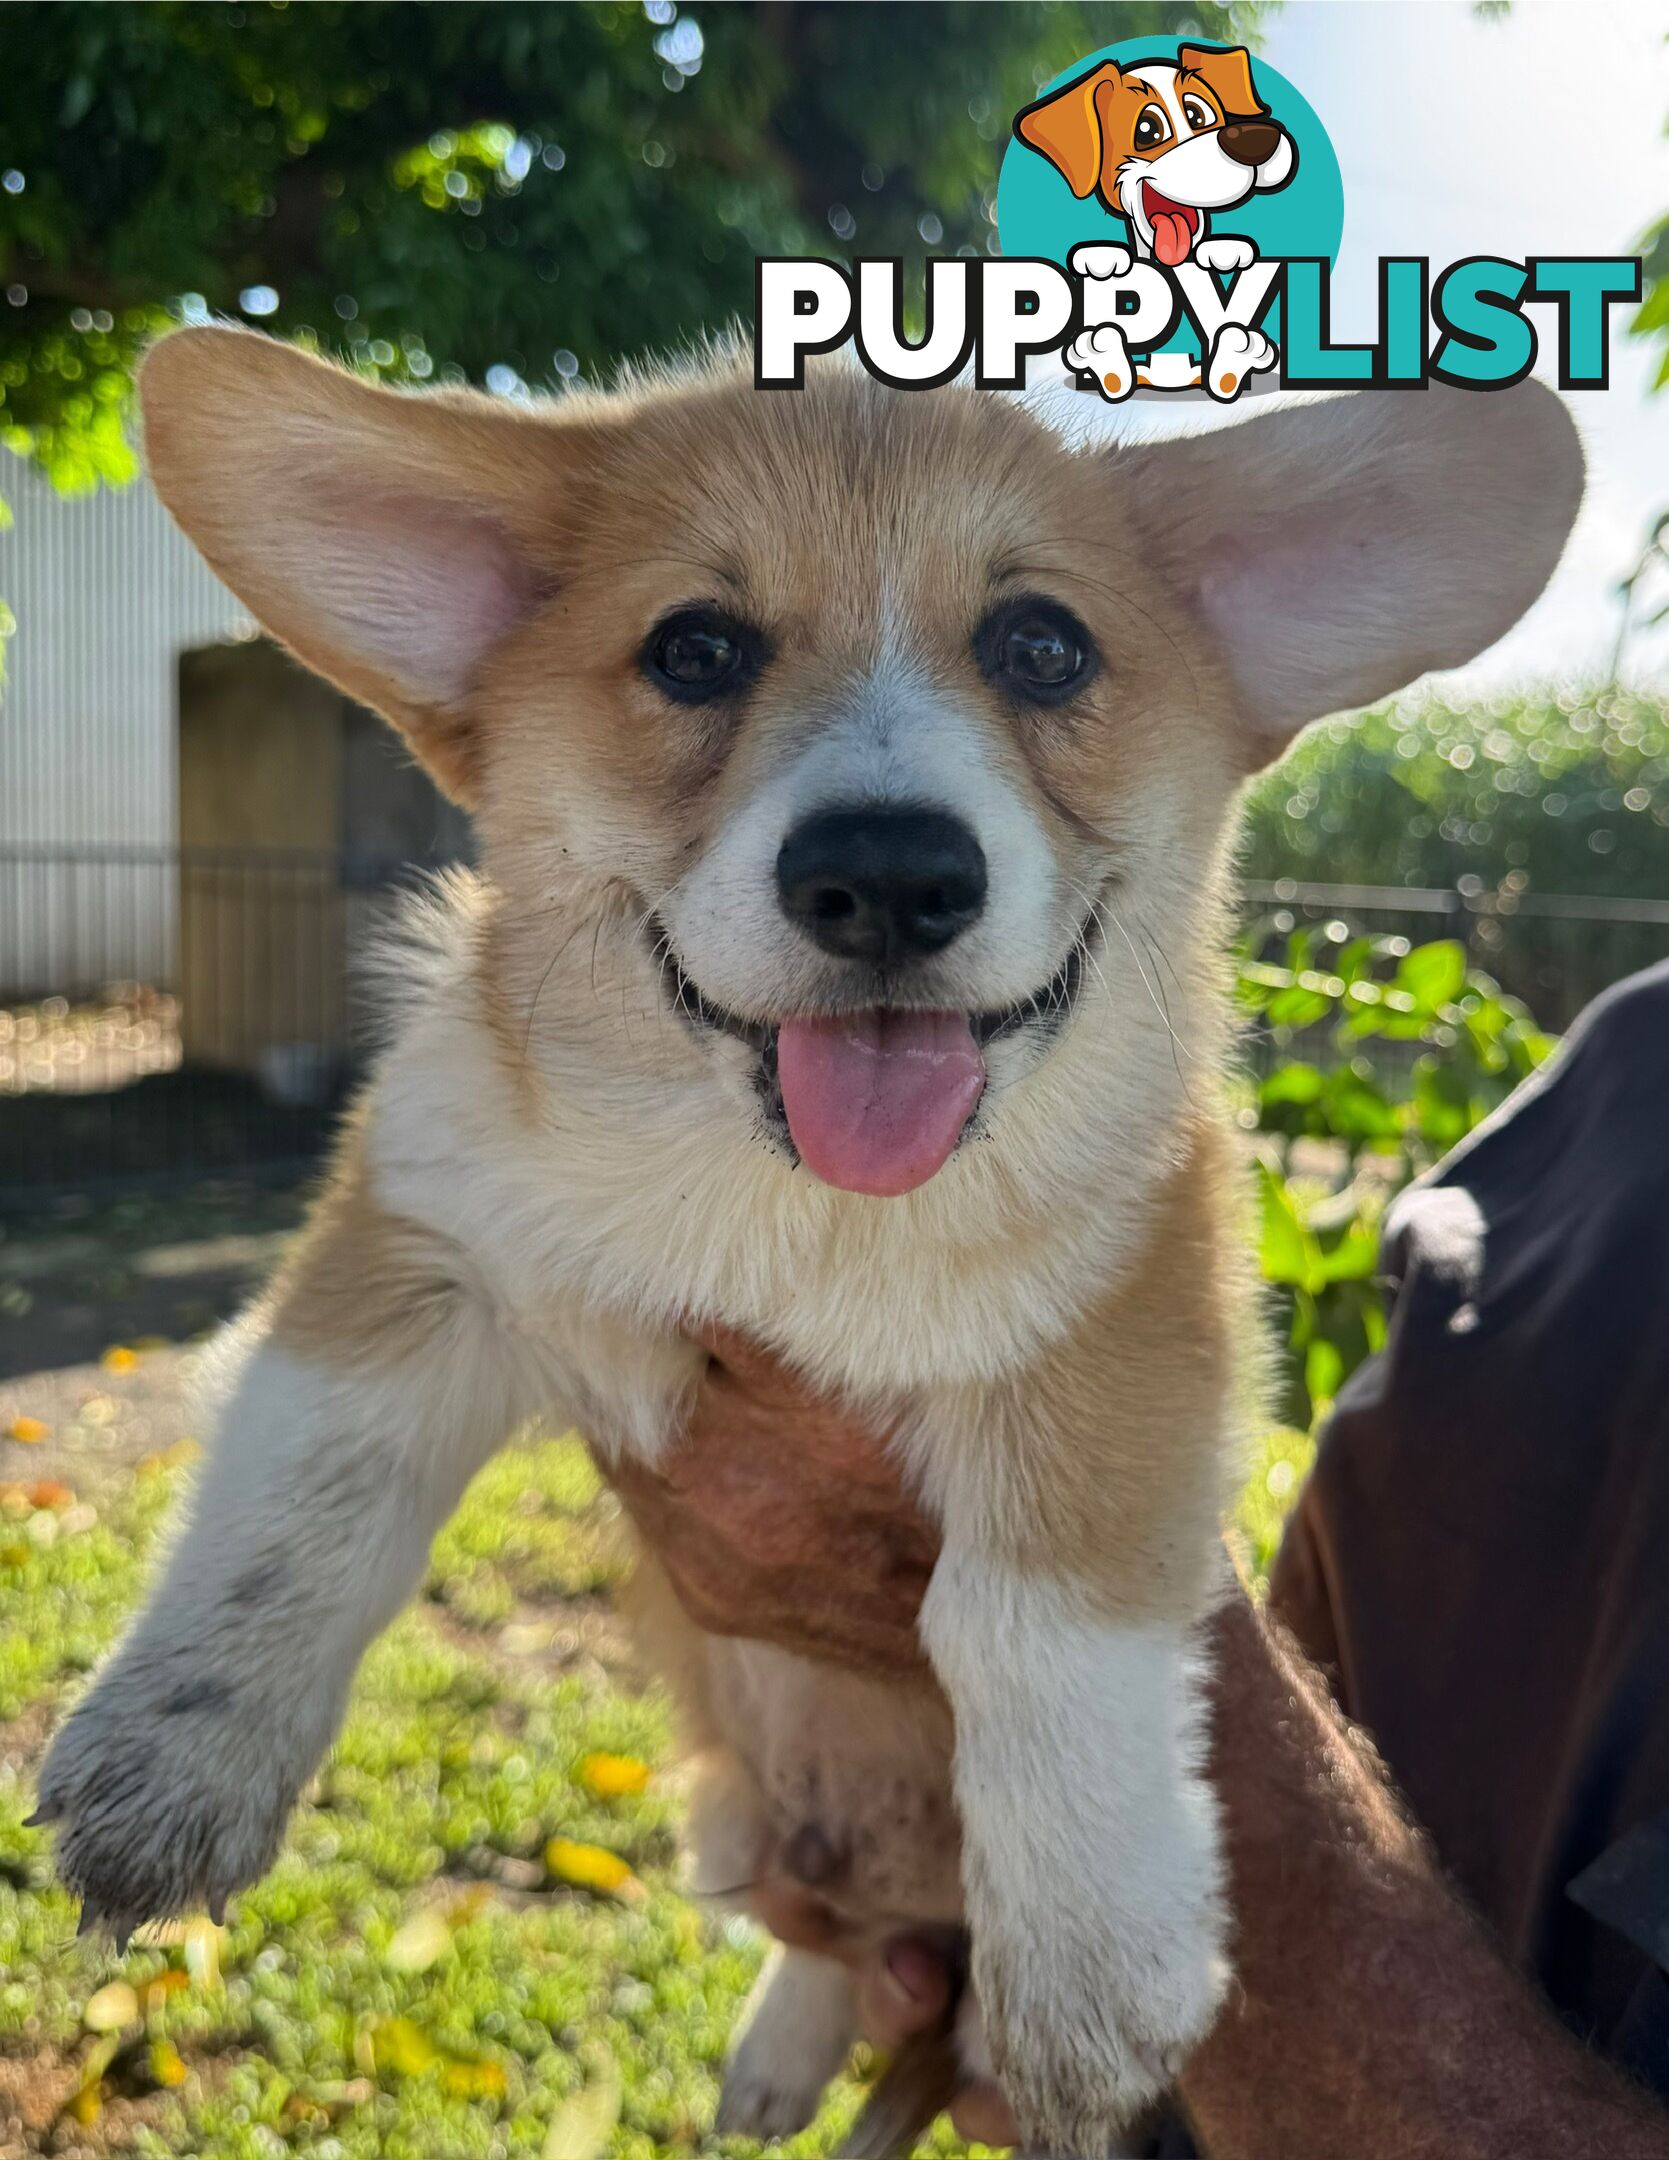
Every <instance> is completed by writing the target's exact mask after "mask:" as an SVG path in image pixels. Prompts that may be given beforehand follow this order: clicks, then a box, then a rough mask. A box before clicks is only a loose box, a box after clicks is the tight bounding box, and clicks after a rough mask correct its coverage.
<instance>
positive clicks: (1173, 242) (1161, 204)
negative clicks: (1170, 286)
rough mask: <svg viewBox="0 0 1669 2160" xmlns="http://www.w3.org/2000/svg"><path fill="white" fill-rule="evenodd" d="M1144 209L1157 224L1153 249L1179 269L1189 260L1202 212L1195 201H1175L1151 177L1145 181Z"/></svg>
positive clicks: (1148, 217)
mask: <svg viewBox="0 0 1669 2160" xmlns="http://www.w3.org/2000/svg"><path fill="white" fill-rule="evenodd" d="M1142 212H1143V215H1144V216H1145V217H1146V219H1147V221H1148V223H1149V224H1150V225H1151V226H1152V227H1153V252H1154V254H1155V255H1157V256H1158V258H1159V260H1160V261H1161V262H1162V263H1165V264H1166V265H1168V266H1169V268H1171V269H1173V270H1174V269H1175V268H1176V266H1177V264H1178V263H1185V262H1186V261H1187V260H1188V250H1189V249H1190V248H1191V247H1192V246H1193V244H1194V235H1195V234H1196V233H1197V232H1198V231H1199V229H1200V214H1199V212H1198V211H1197V210H1196V209H1195V208H1194V205H1193V204H1192V203H1179V202H1172V200H1171V198H1170V197H1169V196H1168V195H1162V194H1161V193H1160V192H1159V190H1158V189H1157V188H1156V187H1155V186H1154V184H1153V182H1152V181H1151V180H1144V181H1143V182H1142Z"/></svg>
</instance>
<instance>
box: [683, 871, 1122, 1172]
mask: <svg viewBox="0 0 1669 2160" xmlns="http://www.w3.org/2000/svg"><path fill="white" fill-rule="evenodd" d="M1097 922H1098V917H1097V915H1096V914H1095V913H1094V912H1093V911H1092V912H1091V913H1090V914H1089V915H1088V916H1086V918H1085V919H1084V922H1083V923H1082V925H1081V926H1080V928H1079V931H1078V935H1077V937H1076V938H1075V939H1074V941H1073V944H1072V949H1071V951H1070V952H1069V953H1068V954H1067V956H1066V958H1065V959H1064V960H1063V961H1062V963H1061V965H1060V966H1059V967H1058V968H1057V969H1056V970H1055V973H1054V974H1053V975H1051V976H1050V978H1049V980H1048V981H1047V982H1046V983H1045V984H1043V986H1042V987H1041V989H1039V990H1037V991H1035V992H1034V993H1033V994H1032V995H1031V996H1030V997H1028V998H1025V999H1023V1000H1022V1001H1021V1002H1020V1003H1018V1004H1015V1005H1007V1006H1003V1007H1001V1008H998V1009H995V1010H992V1011H989V1012H974V1013H966V1012H926V1011H921V1010H918V1009H916V1008H913V1007H909V1006H900V1005H889V1004H877V1005H873V1006H869V1007H867V1008H865V1009H863V1010H861V1011H857V1012H846V1013H817V1014H795V1015H792V1016H790V1017H788V1018H786V1019H783V1020H780V1021H759V1020H746V1019H743V1018H742V1017H741V1016H740V1015H739V1014H737V1013H733V1012H729V1011H727V1010H726V1008H725V1007H724V1006H722V1005H718V1004H715V1003H714V1001H713V1000H712V999H711V998H708V997H706V996H704V995H703V993H702V991H701V988H700V986H699V985H698V984H697V983H696V982H695V981H694V979H693V978H692V977H691V976H690V975H688V974H687V973H686V972H685V970H684V968H683V966H682V964H681V963H680V961H679V958H678V955H677V952H676V950H675V949H674V947H673V944H672V940H671V937H670V936H669V934H668V932H667V930H666V927H665V925H664V924H662V923H661V922H659V921H658V920H653V921H651V923H650V926H649V935H650V942H651V950H652V952H653V954H654V957H655V960H656V963H657V965H658V966H659V968H660V970H661V980H662V982H663V984H664V985H665V986H666V991H667V995H668V997H669V998H670V1000H671V1002H672V1005H673V1007H674V1009H675V1010H676V1011H677V1012H678V1013H679V1014H680V1015H681V1016H682V1017H683V1019H684V1020H686V1021H687V1022H688V1023H689V1025H690V1026H691V1027H693V1028H696V1029H701V1030H711V1031H712V1032H714V1033H717V1034H721V1035H728V1036H730V1037H732V1038H733V1040H735V1041H737V1042H740V1043H745V1044H746V1045H747V1047H748V1048H749V1049H750V1050H752V1051H754V1052H755V1053H756V1054H757V1057H758V1060H759V1066H758V1087H759V1092H760V1096H761V1099H762V1101H763V1103H764V1106H765V1112H766V1116H767V1119H768V1120H769V1121H770V1122H772V1123H773V1124H776V1125H778V1126H781V1127H785V1128H786V1131H787V1135H788V1137H789V1139H790V1141H791V1143H792V1145H793V1147H794V1149H795V1150H796V1152H797V1153H798V1155H799V1157H800V1159H801V1161H802V1162H803V1163H804V1164H805V1165H806V1167H807V1169H809V1170H812V1171H814V1172H815V1173H816V1175H817V1176H818V1177H820V1178H822V1179H823V1181H824V1182H825V1183H826V1184H829V1185H838V1186H841V1187H842V1188H844V1189H845V1190H846V1191H848V1192H861V1193H872V1194H877V1195H892V1194H897V1193H904V1192H910V1191H913V1190H914V1188H915V1187H916V1186H918V1185H925V1184H926V1182H927V1180H928V1179H929V1178H930V1177H932V1176H933V1175H934V1174H935V1173H936V1172H937V1171H939V1170H940V1169H942V1168H943V1166H944V1165H945V1163H946V1162H947V1161H948V1160H949V1159H950V1156H951V1154H952V1153H953V1152H954V1150H955V1148H956V1145H957V1143H958V1141H959V1140H960V1139H961V1138H962V1136H963V1134H964V1132H965V1131H966V1130H967V1127H968V1124H969V1122H970V1120H971V1119H972V1117H973V1114H974V1112H975V1110H976V1109H977V1108H978V1107H979V1100H980V1096H981V1095H982V1094H983V1092H984V1089H985V1052H986V1050H987V1049H988V1048H989V1046H990V1045H991V1044H992V1043H995V1042H999V1041H1001V1040H1003V1039H1004V1038H1005V1037H1007V1036H1011V1035H1016V1034H1019V1033H1020V1032H1021V1031H1022V1030H1024V1029H1029V1028H1036V1029H1039V1030H1046V1031H1049V1032H1054V1031H1056V1030H1058V1029H1059V1028H1061V1027H1062V1026H1063V1025H1064V1024H1065V1022H1066V1020H1067V1019H1068V1018H1069V1016H1070V1015H1071V1012H1072V1009H1073V1007H1074V1005H1075V1004H1076V1002H1077V999H1078V993H1079V991H1080V989H1081V988H1082V985H1083V978H1084V968H1085V965H1086V962H1087V961H1088V959H1089V955H1090V944H1091V940H1092V938H1093V937H1095V936H1096V935H1097Z"/></svg>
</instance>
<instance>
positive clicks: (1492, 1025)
mask: <svg viewBox="0 0 1669 2160" xmlns="http://www.w3.org/2000/svg"><path fill="white" fill-rule="evenodd" d="M1238 980H1239V999H1240V1005H1241V1010H1242V1012H1243V1013H1244V1015H1245V1017H1246V1019H1247V1022H1248V1024H1249V1026H1250V1028H1251V1030H1252V1037H1251V1040H1252V1047H1253V1049H1254V1052H1262V1053H1263V1056H1262V1059H1261V1063H1262V1064H1263V1066H1264V1068H1265V1069H1264V1070H1263V1071H1262V1073H1261V1077H1257V1078H1251V1079H1248V1080H1247V1081H1246V1083H1245V1088H1246V1099H1245V1102H1244V1104H1243V1107H1242V1117H1243V1121H1244V1122H1245V1124H1246V1125H1247V1126H1248V1127H1253V1128H1255V1129H1256V1130H1257V1132H1258V1134H1259V1142H1258V1179H1259V1187H1260V1216H1259V1229H1258V1235H1259V1259H1260V1262H1261V1265H1262V1271H1263V1275H1264V1278H1265V1280H1266V1281H1267V1282H1268V1283H1269V1284H1270V1285H1271V1286H1272V1289H1273V1292H1274V1295H1275V1298H1276V1301H1277V1306H1278V1311H1279V1317H1280V1322H1281V1326H1282V1339H1283V1342H1284V1355H1283V1358H1282V1361H1281V1367H1280V1380H1279V1395H1278V1399H1277V1401H1276V1402H1275V1404H1274V1405H1272V1408H1273V1409H1274V1411H1275V1414H1276V1416H1277V1417H1278V1418H1279V1420H1280V1421H1281V1423H1282V1424H1283V1425H1284V1426H1287V1427H1293V1428H1297V1429H1299V1430H1301V1431H1306V1432H1307V1431H1309V1430H1310V1429H1311V1428H1312V1427H1313V1425H1314V1424H1315V1421H1316V1419H1317V1418H1318V1417H1319V1416H1321V1415H1323V1414H1324V1413H1325V1411H1326V1409H1327V1407H1328V1405H1329V1404H1330V1403H1331V1402H1332V1399H1333V1397H1334V1395H1335V1394H1336V1393H1337V1392H1338V1389H1339V1387H1340V1385H1341V1384H1342V1383H1343V1381H1344V1380H1345V1379H1346V1378H1347V1377H1348V1376H1349V1374H1350V1373H1352V1372H1353V1371H1354V1370H1355V1368H1356V1367H1357V1365H1359V1364H1360V1363H1361V1361H1362V1359H1363V1358H1364V1357H1366V1356H1367V1355H1368V1354H1369V1352H1370V1351H1373V1350H1377V1349H1378V1348H1379V1347H1380V1345H1381V1343H1382V1342H1383V1341H1384V1337H1385V1316H1384V1304H1383V1299H1382V1296H1381V1291H1380V1285H1379V1279H1378V1267H1379V1226H1380V1221H1381V1218H1382V1216H1383V1215H1384V1212H1385V1209H1386V1207H1387V1206H1388V1205H1389V1203H1390V1201H1391V1200H1392V1199H1393V1198H1394V1197H1395V1196H1396V1194H1397V1193H1398V1192H1399V1191H1400V1190H1401V1189H1402V1187H1403V1186H1404V1185H1406V1184H1407V1183H1408V1181H1409V1180H1410V1178H1412V1177H1415V1176H1417V1175H1418V1174H1419V1173H1420V1172H1421V1171H1422V1170H1425V1169H1428V1168H1430V1167H1431V1165H1432V1164H1433V1163H1435V1162H1436V1161H1437V1160H1438V1159H1439V1158H1440V1157H1441V1156H1442V1155H1444V1154H1446V1153H1447V1152H1448V1150H1449V1149H1450V1148H1451V1147H1453V1146H1454V1144H1455V1143H1456V1141H1458V1140H1461V1139H1463V1138H1464V1137H1465V1136H1466V1134H1467V1133H1469V1132H1470V1131H1471V1130H1472V1129H1473V1127H1474V1126H1476V1125H1477V1124H1479V1123H1480V1122H1481V1121H1482V1120H1483V1119H1484V1118H1486V1117H1487V1116H1488V1115H1489V1113H1490V1112H1491V1111H1492V1110H1494V1109H1495V1108H1496V1107H1497V1105H1498V1104H1500V1103H1501V1102H1503V1101H1504V1100H1505V1099H1506V1097H1507V1096H1508V1095H1509V1094H1510V1093H1511V1091H1512V1090H1513V1088H1515V1087H1516V1086H1517V1085H1518V1083H1519V1082H1520V1081H1521V1080H1522V1079H1524V1078H1525V1077H1527V1075H1528V1074H1530V1073H1532V1072H1533V1071H1534V1070H1535V1069H1536V1067H1537V1066H1538V1065H1539V1064H1541V1063H1542V1061H1543V1060H1544V1059H1545V1058H1546V1057H1547V1056H1548V1054H1549V1052H1550V1051H1551V1050H1552V1048H1553V1043H1552V1040H1551V1038H1550V1037H1549V1036H1547V1035H1545V1034H1544V1033H1543V1032H1542V1031H1541V1030H1540V1028H1538V1027H1537V1025H1536V1023H1535V1021H1534V1020H1533V1019H1532V1018H1531V1016H1530V1014H1529V1012H1528V1011H1527V1010H1526V1009H1525V1007H1524V1006H1523V1005H1522V1004H1520V1003H1519V1002H1518V1000H1517V999H1515V998H1510V997H1507V996H1505V995H1504V994H1503V993H1502V991H1501V990H1500V988H1499V986H1498V985H1497V984H1496V983H1495V982H1494V981H1493V980H1492V979H1491V978H1490V977H1488V976H1487V975H1484V974H1482V973H1481V972H1479V971H1478V970H1477V969H1475V968H1473V967H1470V966H1469V965H1468V961H1467V956H1466V951H1465V948H1464V947H1463V946H1462V945H1461V944H1460V943H1459V942H1458V941H1457V940H1454V939H1449V938H1445V939H1439V940H1437V941H1435V942H1433V943H1431V944H1426V945H1415V946H1412V947H1410V946H1409V945H1408V943H1407V942H1406V940H1404V939H1401V938H1383V937H1378V938H1375V937H1359V938H1355V939H1353V940H1351V941H1350V942H1349V943H1347V944H1345V945H1344V946H1342V947H1338V948H1335V947H1333V946H1332V945H1330V944H1329V943H1328V942H1327V941H1326V939H1325V937H1324V936H1322V935H1321V934H1319V933H1317V932H1314V931H1308V930H1300V931H1295V932H1294V933H1293V935H1292V936H1291V938H1290V939H1289V940H1288V943H1287V949H1286V952H1285V954H1284V956H1283V958H1282V959H1281V960H1280V961H1279V962H1273V961H1270V960H1268V959H1265V958H1263V957H1261V953H1260V950H1259V949H1257V948H1255V947H1252V946H1248V947H1246V948H1244V949H1243V950H1242V952H1241V955H1240V959H1239V970H1238Z"/></svg>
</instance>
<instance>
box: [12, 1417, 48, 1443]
mask: <svg viewBox="0 0 1669 2160" xmlns="http://www.w3.org/2000/svg"><path fill="white" fill-rule="evenodd" d="M6 1431H7V1433H8V1434H9V1435H10V1437H11V1438H12V1439H14V1440H21V1441H22V1442H23V1444H24V1446H25V1447H36V1446H38V1445H39V1443H40V1442H41V1441H42V1440H50V1439H51V1437H52V1427H51V1426H50V1425H48V1424H47V1423H46V1422H45V1421H44V1420H43V1419H41V1418H38V1417H14V1418H13V1419H12V1421H11V1423H10V1424H9V1425H8V1426H7V1427H6Z"/></svg>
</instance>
